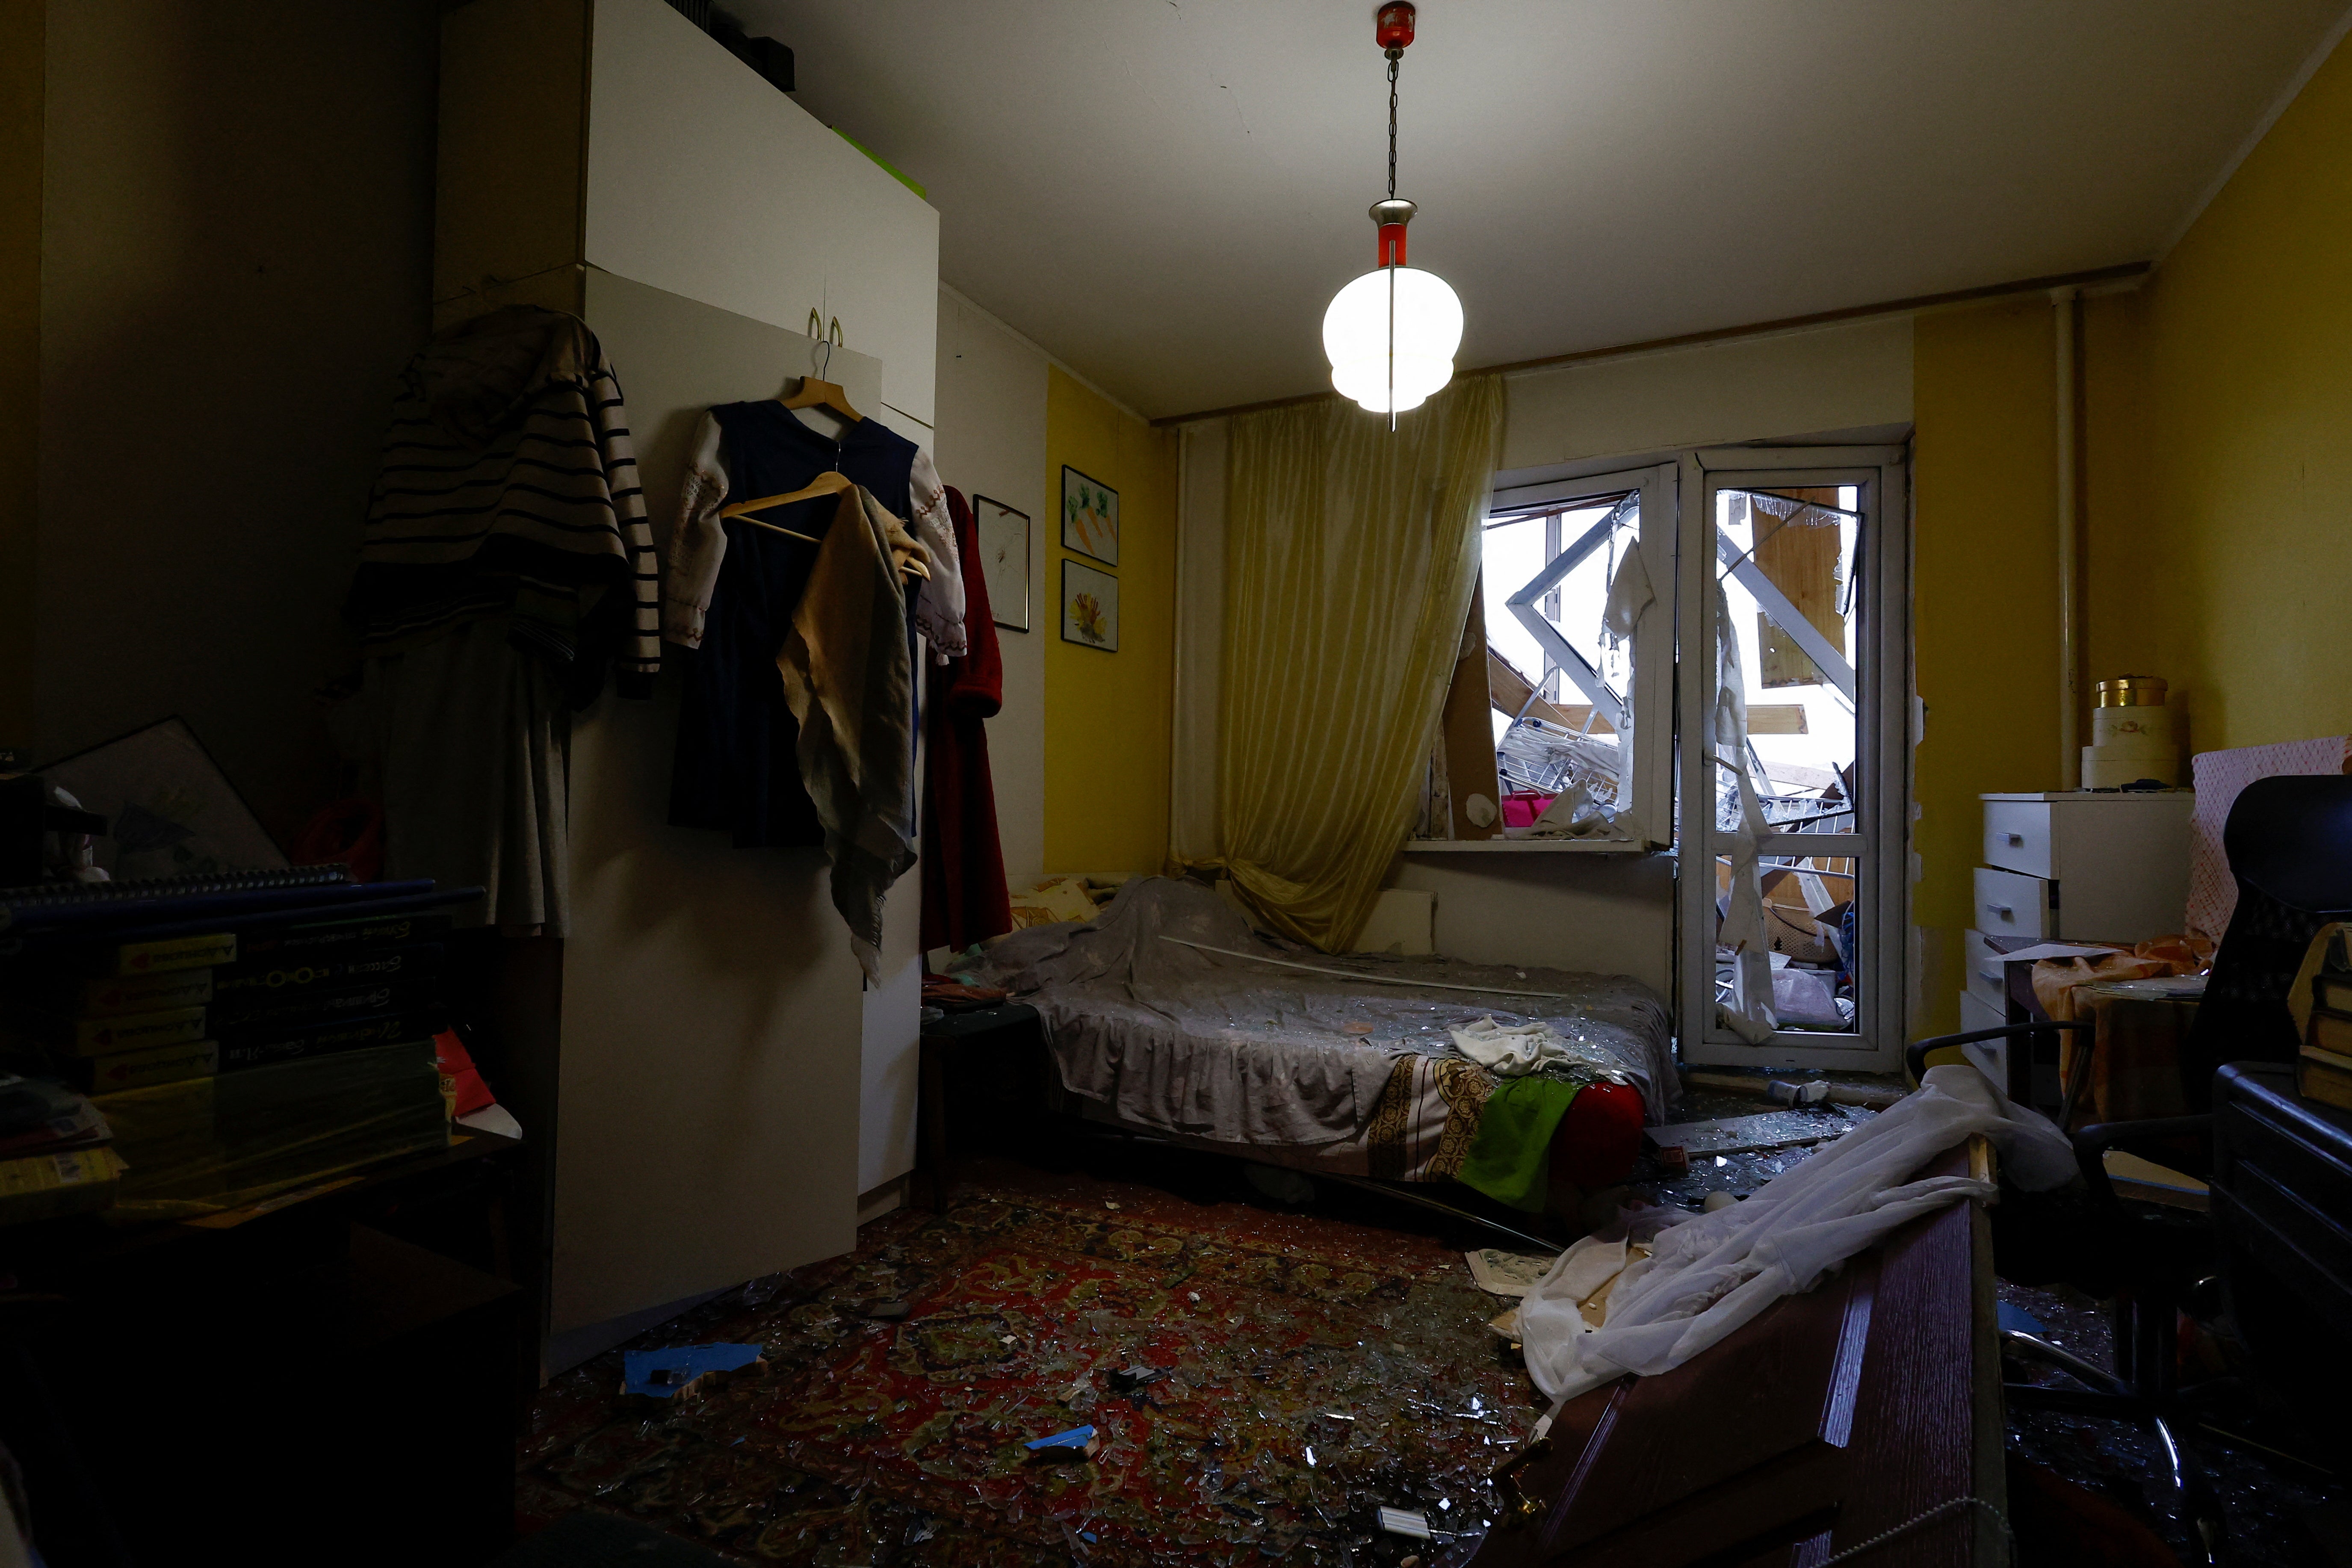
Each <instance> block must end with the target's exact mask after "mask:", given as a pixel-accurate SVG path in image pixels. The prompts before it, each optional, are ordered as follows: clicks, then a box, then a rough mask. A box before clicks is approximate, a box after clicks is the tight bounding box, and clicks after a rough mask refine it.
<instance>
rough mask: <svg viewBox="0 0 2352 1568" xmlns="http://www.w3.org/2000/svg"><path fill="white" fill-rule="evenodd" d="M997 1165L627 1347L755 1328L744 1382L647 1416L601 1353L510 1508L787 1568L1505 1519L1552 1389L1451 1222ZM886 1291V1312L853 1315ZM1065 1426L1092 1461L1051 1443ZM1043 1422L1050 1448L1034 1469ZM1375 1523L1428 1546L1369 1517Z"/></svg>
mask: <svg viewBox="0 0 2352 1568" xmlns="http://www.w3.org/2000/svg"><path fill="white" fill-rule="evenodd" d="M991 1180H992V1183H993V1185H992V1187H991V1188H990V1189H989V1190H987V1191H985V1192H973V1191H971V1190H970V1189H966V1190H965V1191H963V1192H962V1193H961V1194H959V1195H958V1197H957V1199H956V1201H954V1202H953V1203H951V1205H950V1208H949V1211H948V1213H947V1214H946V1215H930V1214H929V1213H922V1212H914V1211H908V1210H900V1211H898V1212H897V1213H894V1214H891V1215H886V1216H884V1217H883V1218H881V1219H878V1220H876V1221H874V1222H872V1223H870V1224H868V1225H867V1226H865V1227H863V1229H862V1230H861V1232H860V1246H859V1248H858V1250H857V1251H856V1253H853V1254H851V1255H848V1256H846V1257H843V1258H834V1259H829V1260H827V1261H826V1262H824V1263H820V1264H814V1265H811V1266H810V1267H808V1268H803V1269H800V1270H797V1271H795V1272H793V1273H792V1274H789V1275H785V1276H781V1277H776V1278H772V1279H767V1280H761V1281H757V1282H755V1283H754V1284H753V1285H752V1286H751V1287H748V1288H746V1289H744V1290H742V1291H740V1292H735V1293H732V1294H730V1296H726V1297H721V1298H719V1299H718V1300H714V1301H712V1302H709V1303H708V1304H706V1305H704V1306H702V1307H698V1308H696V1309H694V1310H692V1311H690V1312H688V1313H687V1314H685V1315H684V1316H683V1317H682V1318H681V1319H679V1320H677V1321H674V1322H672V1323H669V1324H667V1325H664V1326H663V1328H661V1329H660V1330H658V1331H655V1333H654V1334H652V1335H648V1336H646V1339H645V1340H644V1341H641V1342H640V1343H643V1344H648V1345H650V1344H660V1343H663V1342H705V1341H727V1342H742V1343H748V1344H754V1345H757V1346H759V1347H761V1349H762V1350H763V1351H764V1352H765V1363H766V1367H767V1369H768V1370H767V1371H765V1372H764V1373H761V1375H759V1376H757V1377H755V1378H740V1379H739V1380H737V1381H736V1382H734V1383H733V1384H730V1385H729V1386H728V1387H726V1388H724V1389H721V1390H719V1391H717V1392H716V1393H715V1394H712V1395H710V1396H709V1397H707V1398H704V1399H701V1400H698V1401H695V1402H693V1403H691V1404H689V1405H677V1404H676V1403H675V1402H665V1403H664V1404H663V1405H661V1406H659V1407H657V1409H658V1414H657V1415H655V1416H653V1417H652V1418H648V1417H647V1416H646V1415H645V1414H644V1412H643V1410H642V1409H638V1408H632V1407H630V1406H628V1405H625V1404H624V1403H622V1402H620V1401H617V1400H616V1399H615V1398H614V1394H613V1389H614V1382H615V1381H616V1380H615V1379H614V1376H613V1373H614V1372H615V1371H617V1370H618V1368H617V1367H615V1366H614V1363H615V1362H616V1361H620V1360H622V1359H623V1357H621V1356H619V1355H610V1356H607V1357H604V1358H600V1359H599V1360H598V1361H596V1362H592V1363H589V1364H588V1365H587V1366H585V1367H583V1368H581V1369H579V1370H578V1371H575V1372H573V1373H567V1374H565V1375H564V1376H563V1377H561V1378H558V1379H557V1380H555V1381H554V1382H553V1383H551V1384H550V1385H549V1386H548V1387H547V1388H546V1389H545V1390H543V1391H542V1392H541V1396H540V1398H539V1400H538V1402H537V1405H536V1406H535V1408H534V1411H533V1415H532V1423H531V1432H530V1436H529V1438H528V1439H527V1443H526V1447H525V1449H524V1453H523V1466H524V1468H523V1473H522V1475H521V1477H520V1489H519V1495H520V1509H521V1512H522V1515H523V1517H524V1521H525V1523H526V1525H527V1526H528V1525H529V1524H530V1523H531V1522H533V1521H550V1520H552V1519H555V1518H560V1517H562V1516H564V1515H566V1514H569V1513H572V1512H574V1511H576V1510H580V1509H583V1508H595V1509H600V1510H607V1511H613V1512H617V1513H620V1514H624V1515H626V1516H628V1517H631V1518H635V1519H637V1520H640V1521H644V1522H646V1523H649V1524H653V1525H656V1526H657V1527H659V1528H661V1529H663V1530H666V1531H669V1532H670V1533H672V1534H674V1535H677V1536H681V1537H684V1538H686V1539H688V1540H691V1541H695V1542H699V1543H701V1544H703V1545H705V1546H707V1547H709V1549H711V1550H714V1551H716V1552H719V1553H720V1554H721V1555H722V1556H724V1557H726V1558H728V1559H729V1560H730V1561H733V1562H739V1563H794V1564H804V1565H808V1568H817V1565H819V1564H824V1565H833V1564H868V1563H873V1564H879V1563H886V1562H887V1563H890V1564H892V1568H918V1565H920V1568H1068V1565H1070V1564H1072V1563H1086V1564H1088V1565H1089V1568H1095V1565H1106V1568H1108V1565H1121V1568H1125V1565H1130V1564H1131V1565H1134V1568H1144V1565H1146V1564H1160V1563H1184V1564H1186V1565H1187V1568H1190V1565H1192V1564H1202V1565H1215V1564H1229V1565H1235V1568H1238V1565H1240V1564H1244V1563H1248V1564H1253V1565H1255V1564H1263V1563H1268V1562H1270V1561H1272V1560H1274V1559H1275V1558H1277V1557H1278V1558H1280V1559H1281V1560H1282V1561H1283V1562H1284V1563H1286V1564H1287V1565H1291V1568H1348V1565H1352V1568H1398V1565H1399V1564H1400V1563H1402V1559H1403V1557H1405V1556H1406V1555H1409V1554H1412V1552H1414V1551H1415V1550H1416V1548H1417V1549H1418V1552H1419V1554H1420V1555H1421V1558H1422V1560H1423V1563H1428V1564H1431V1565H1432V1568H1434V1564H1435V1563H1438V1562H1440V1561H1443V1562H1446V1563H1452V1562H1454V1561H1455V1560H1456V1558H1457V1557H1458V1556H1460V1555H1465V1554H1466V1553H1467V1552H1468V1551H1469V1550H1470V1549H1471V1547H1472V1546H1473V1545H1475V1542H1476V1540H1477V1539H1478V1538H1479V1537H1480V1536H1481V1535H1483V1533H1484V1532H1485V1531H1486V1529H1487V1527H1488V1523H1489V1521H1493V1520H1494V1519H1496V1517H1497V1513H1496V1503H1495V1500H1494V1493H1493V1491H1492V1489H1491V1488H1490V1487H1489V1486H1488V1484H1487V1478H1488V1477H1489V1476H1490V1475H1491V1474H1492V1473H1493V1471H1494V1469H1495V1468H1496V1466H1497V1465H1499V1464H1500V1463H1501V1462H1502V1460H1503V1459H1504V1458H1506V1457H1507V1456H1508V1455H1509V1454H1510V1453H1511V1452H1513V1451H1514V1450H1515V1449H1516V1448H1517V1447H1518V1446H1519V1445H1520V1444H1521V1443H1523V1442H1524V1441H1525V1440H1526V1438H1527V1436H1528V1433H1529V1432H1530V1431H1531V1429H1532V1428H1533V1427H1534V1426H1535V1424H1536V1422H1537V1420H1538V1417H1539V1416H1540V1415H1542V1414H1543V1411H1542V1402H1541V1401H1540V1399H1539V1397H1538V1395H1537V1394H1536V1393H1535V1391H1534V1389H1533V1387H1532V1385H1531V1384H1530V1383H1529V1382H1528V1377H1527V1373H1526V1371H1525V1369H1524V1367H1523V1366H1522V1365H1521V1364H1520V1363H1519V1359H1518V1357H1517V1355H1515V1354H1513V1353H1512V1352H1510V1351H1509V1350H1508V1348H1507V1345H1506V1344H1505V1343H1503V1342H1498V1341H1497V1340H1496V1337H1495V1335H1494V1333H1493V1331H1490V1330H1489V1328H1488V1327H1487V1322H1488V1320H1489V1319H1491V1318H1493V1317H1494V1316H1495V1314H1496V1301H1495V1300H1494V1298H1492V1297H1490V1296H1489V1295H1488V1294H1486V1292H1485V1291H1483V1290H1481V1289H1478V1288H1477V1287H1476V1286H1475V1284H1474V1283H1473V1281H1472V1279H1471V1276H1470V1274H1469V1272H1468V1271H1467V1270H1466V1269H1465V1267H1464V1255H1463V1252H1462V1251H1461V1250H1459V1248H1460V1247H1462V1245H1463V1241H1462V1239H1459V1238H1456V1237H1453V1236H1451V1235H1447V1236H1444V1237H1441V1236H1439V1235H1432V1234H1422V1233H1416V1232H1413V1231H1412V1230H1409V1229H1387V1228H1382V1227H1381V1226H1376V1225H1370V1224H1355V1223H1351V1222H1348V1221H1341V1220H1336V1219H1332V1218H1329V1217H1327V1216H1324V1215H1316V1214H1300V1213H1297V1212H1291V1211H1286V1210H1276V1209H1273V1208H1271V1207H1269V1206H1265V1205H1264V1204H1263V1201H1262V1200H1261V1203H1260V1205H1256V1206H1253V1205H1251V1204H1249V1203H1248V1202H1246V1201H1239V1202H1234V1201H1219V1202H1214V1203H1206V1202H1202V1203H1196V1202H1192V1201H1188V1200H1186V1199H1184V1198H1181V1197H1177V1196H1175V1195H1172V1194H1170V1193H1168V1192H1165V1191H1161V1190H1158V1189H1156V1188H1152V1187H1148V1186H1144V1185H1140V1184H1131V1183H1121V1184H1111V1183H1106V1182H1100V1181H1097V1180H1095V1179H1093V1178H1091V1177H1087V1176H1084V1175H1081V1174H1075V1173H1074V1174H1071V1175H1068V1176H1055V1175H1049V1174H1047V1173H1039V1172H1034V1171H1026V1172H1024V1171H1020V1170H1019V1169H1018V1168H1014V1167H1009V1166H1008V1167H1006V1168H1005V1169H1004V1171H1003V1173H999V1172H996V1171H994V1170H992V1173H991ZM1234 1188H1235V1189H1237V1191H1236V1192H1235V1194H1234V1195H1235V1196H1241V1195H1242V1194H1247V1193H1248V1192H1249V1189H1248V1187H1247V1185H1246V1183H1245V1182H1244V1181H1243V1180H1242V1178H1240V1177H1239V1176H1238V1175H1237V1174H1236V1175H1235V1176H1234ZM1112 1203H1117V1204H1118V1205H1120V1206H1119V1207H1118V1209H1111V1208H1109V1207H1108V1205H1109V1204H1112ZM1429 1228H1430V1229H1431V1230H1438V1229H1441V1228H1442V1226H1439V1225H1438V1224H1437V1223H1435V1222H1433V1223H1432V1225H1431V1226H1430V1227H1429ZM876 1300H894V1301H904V1302H905V1303H906V1304H907V1305H908V1316H907V1317H906V1318H905V1319H904V1320H903V1321H883V1320H879V1319H877V1318H875V1317H873V1316H871V1315H867V1314H866V1313H864V1312H861V1310H860V1308H861V1307H863V1306H865V1305H866V1304H868V1303H872V1302H874V1301H876ZM1008 1337H1010V1339H1011V1341H1012V1342H1011V1343H1007V1342H1006V1340H1007V1338H1008ZM1087 1428H1091V1433H1090V1439H1091V1442H1092V1445H1093V1451H1092V1453H1091V1454H1087V1453H1085V1452H1083V1451H1082V1450H1081V1449H1080V1448H1077V1447H1072V1444H1073V1443H1074V1442H1078V1441H1082V1440H1079V1439H1076V1438H1075V1436H1074V1434H1076V1433H1077V1432H1080V1431H1085V1430H1086V1429H1087ZM1055 1438H1061V1439H1063V1441H1062V1442H1061V1443H1060V1444H1059V1445H1057V1448H1058V1452H1057V1453H1056V1457H1057V1458H1061V1459H1062V1462H1060V1463H1037V1462H1032V1455H1033V1453H1037V1454H1043V1453H1044V1452H1045V1450H1043V1449H1038V1450H1033V1449H1032V1448H1031V1447H1029V1445H1030V1444H1032V1443H1036V1442H1040V1441H1046V1442H1051V1441H1052V1440H1053V1439H1055ZM1065 1456H1066V1457H1065ZM1383 1508H1388V1509H1395V1510H1402V1511H1403V1512H1405V1513H1407V1514H1413V1515H1418V1516H1419V1517H1421V1518H1422V1519H1423V1521H1426V1522H1427V1523H1428V1525H1429V1530H1430V1532H1429V1535H1428V1536H1427V1537H1422V1538H1412V1537H1399V1536H1396V1535H1393V1534H1391V1533H1388V1532H1386V1531H1381V1529H1380V1527H1379V1522H1378V1520H1379V1514H1378V1510H1381V1509H1383ZM1441 1521H1442V1522H1441ZM1426 1541H1435V1542H1445V1543H1447V1544H1445V1545H1444V1548H1443V1550H1444V1552H1445V1553H1446V1555H1445V1556H1444V1557H1443V1558H1435V1557H1432V1556H1431V1555H1430V1554H1429V1548H1428V1546H1427V1545H1426V1544H1422V1542H1426Z"/></svg>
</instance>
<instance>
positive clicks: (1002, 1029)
mask: <svg viewBox="0 0 2352 1568" xmlns="http://www.w3.org/2000/svg"><path fill="white" fill-rule="evenodd" d="M1037 1038H1038V1036H1037V1009H1036V1008H1034V1007H1032V1006H1030V1005H1028V1004H1027V1003H1025V1002H1007V1003H1004V1004H1003V1005H999V1006H995V1007H982V1008H978V1009H975V1010H974V1011H972V1012H969V1013H950V1014H948V1015H947V1016H945V1017H942V1018H939V1019H935V1020H933V1021H932V1022H930V1023H927V1024H925V1025H924V1026H923V1027H922V1037H921V1063H920V1067H921V1078H920V1079H919V1085H918V1087H917V1089H916V1120H917V1121H919V1123H920V1127H921V1134H922V1142H921V1143H920V1145H919V1147H918V1148H917V1150H916V1155H917V1159H916V1167H915V1168H916V1169H917V1171H919V1172H921V1173H926V1174H928V1175H929V1177H930V1183H931V1207H932V1209H933V1210H934V1211H936V1212H938V1213H941V1214H944V1213H946V1212H947V1206H948V1104H949V1101H950V1100H951V1099H957V1098H958V1095H957V1092H956V1089H955V1088H954V1087H953V1086H954V1084H955V1081H956V1080H957V1079H959V1078H961V1077H967V1076H969V1075H968V1074H967V1073H963V1072H960V1071H959V1069H963V1068H971V1067H973V1066H975V1065H977V1063H978V1058H982V1057H983V1056H986V1057H989V1058H994V1059H995V1060H996V1061H997V1062H998V1063H999V1064H1000V1065H1002V1064H1003V1063H1008V1062H1009V1063H1012V1064H1013V1065H1012V1067H1011V1070H1010V1073H1009V1074H1000V1075H998V1076H999V1081H1000V1082H1001V1081H1002V1080H1003V1078H1004V1077H1007V1076H1010V1077H1018V1078H1024V1079H1025V1078H1026V1077H1027V1076H1029V1074H1030V1073H1031V1072H1032V1071H1033V1070H1034V1059H1033V1060H1032V1061H1031V1062H1029V1063H1027V1064H1023V1063H1020V1062H1018V1061H1016V1060H1015V1059H1014V1058H1013V1053H1014V1052H1018V1051H1021V1050H1023V1049H1024V1047H1033V1046H1034V1045H1035V1044H1036V1043H1037ZM976 1099H977V1100H980V1101H983V1102H989V1103H988V1104H987V1105H986V1108H987V1109H992V1110H997V1111H1000V1112H1003V1110H1006V1108H1007V1107H1008V1106H1011V1107H1013V1108H1014V1109H1013V1114H1016V1115H1021V1116H1023V1117H1024V1118H1025V1117H1027V1116H1029V1115H1032V1114H1034V1104H1035V1097H1034V1096H1020V1095H1015V1096H1013V1097H1011V1098H1010V1099H1008V1098H1007V1097H1006V1096H1004V1095H1002V1094H997V1095H990V1094H988V1093H986V1091H985V1090H984V1089H982V1091H981V1092H980V1094H979V1095H978V1096H977V1097H976Z"/></svg>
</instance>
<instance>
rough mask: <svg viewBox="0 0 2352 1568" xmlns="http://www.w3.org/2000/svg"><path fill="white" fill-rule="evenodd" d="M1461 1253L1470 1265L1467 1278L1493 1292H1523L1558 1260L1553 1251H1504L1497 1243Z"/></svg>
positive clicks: (1526, 1291) (1495, 1293) (1517, 1294)
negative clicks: (1494, 1245)
mask: <svg viewBox="0 0 2352 1568" xmlns="http://www.w3.org/2000/svg"><path fill="white" fill-rule="evenodd" d="M1462 1257H1463V1259H1464V1260H1465V1262H1467V1263H1468V1264H1469V1265H1470V1278H1471V1279H1475V1280H1476V1281H1477V1282H1478V1289H1481V1290H1485V1291H1487V1292H1489V1293H1490V1294H1493V1295H1496V1296H1524V1295H1526V1294H1527V1293H1528V1290H1529V1289H1533V1287H1534V1285H1535V1282H1536V1281H1537V1280H1538V1279H1542V1278H1543V1277H1544V1276H1545V1275H1547V1274H1549V1273H1550V1272H1551V1266H1552V1265H1553V1264H1554V1263H1557V1262H1559V1254H1558V1253H1554V1252H1547V1253H1541V1254H1536V1253H1527V1252H1506V1251H1504V1250H1503V1249H1502V1248H1501V1247H1480V1248H1479V1249H1478V1250H1477V1251H1475V1252H1465V1253H1464V1254H1463V1255H1462Z"/></svg>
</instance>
